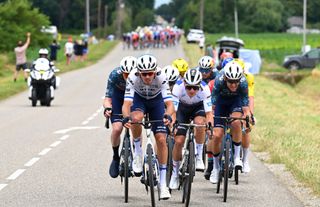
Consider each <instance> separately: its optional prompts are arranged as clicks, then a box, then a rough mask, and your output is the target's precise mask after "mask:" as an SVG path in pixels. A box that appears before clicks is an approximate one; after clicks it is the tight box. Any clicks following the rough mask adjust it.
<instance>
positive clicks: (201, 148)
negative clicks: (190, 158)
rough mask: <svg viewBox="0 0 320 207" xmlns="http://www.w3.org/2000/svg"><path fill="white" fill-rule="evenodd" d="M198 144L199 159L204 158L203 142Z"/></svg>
mask: <svg viewBox="0 0 320 207" xmlns="http://www.w3.org/2000/svg"><path fill="white" fill-rule="evenodd" d="M196 146H197V159H200V160H202V153H203V144H196Z"/></svg>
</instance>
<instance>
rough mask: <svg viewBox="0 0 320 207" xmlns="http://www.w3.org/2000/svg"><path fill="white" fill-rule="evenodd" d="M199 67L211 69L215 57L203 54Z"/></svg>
mask: <svg viewBox="0 0 320 207" xmlns="http://www.w3.org/2000/svg"><path fill="white" fill-rule="evenodd" d="M198 64H199V67H200V68H203V69H211V68H213V66H214V61H213V58H212V57H210V56H203V57H202V58H200V59H199V62H198Z"/></svg>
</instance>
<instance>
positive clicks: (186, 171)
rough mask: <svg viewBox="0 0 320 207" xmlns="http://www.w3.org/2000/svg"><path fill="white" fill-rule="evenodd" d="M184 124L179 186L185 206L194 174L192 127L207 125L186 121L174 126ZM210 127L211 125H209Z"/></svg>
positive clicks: (188, 201)
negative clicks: (184, 135) (184, 138)
mask: <svg viewBox="0 0 320 207" xmlns="http://www.w3.org/2000/svg"><path fill="white" fill-rule="evenodd" d="M177 125H180V126H186V127H188V136H187V138H186V141H185V146H184V153H183V156H182V162H181V165H180V169H179V179H180V186H182V189H183V192H182V203H185V206H186V207H187V206H189V203H190V196H191V187H192V182H193V177H194V176H195V157H196V154H195V150H196V148H195V137H194V128H195V127H206V128H207V125H199V124H193V123H191V124H186V123H178V122H176V123H175V126H177ZM209 128H211V127H209Z"/></svg>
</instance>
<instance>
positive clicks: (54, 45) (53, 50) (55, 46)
mask: <svg viewBox="0 0 320 207" xmlns="http://www.w3.org/2000/svg"><path fill="white" fill-rule="evenodd" d="M49 47H50V60H51V61H56V60H57V52H58V50H59V49H60V45H59V44H57V41H56V40H53V41H52V44H51V45H50V46H49Z"/></svg>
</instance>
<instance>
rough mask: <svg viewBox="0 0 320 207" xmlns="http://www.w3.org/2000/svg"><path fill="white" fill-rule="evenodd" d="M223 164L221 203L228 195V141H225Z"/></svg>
mask: <svg viewBox="0 0 320 207" xmlns="http://www.w3.org/2000/svg"><path fill="white" fill-rule="evenodd" d="M225 150H226V151H225V152H224V153H225V163H224V172H223V173H224V174H223V176H224V178H223V202H226V201H227V194H228V179H229V163H230V160H229V157H230V140H227V141H226V148H225Z"/></svg>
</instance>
